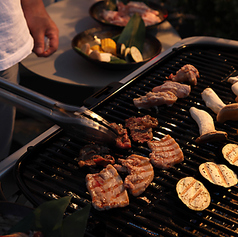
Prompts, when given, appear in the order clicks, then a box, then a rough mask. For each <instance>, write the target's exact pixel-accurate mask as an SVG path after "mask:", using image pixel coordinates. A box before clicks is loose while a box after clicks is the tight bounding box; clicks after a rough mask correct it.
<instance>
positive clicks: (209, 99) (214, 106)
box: [201, 88, 226, 114]
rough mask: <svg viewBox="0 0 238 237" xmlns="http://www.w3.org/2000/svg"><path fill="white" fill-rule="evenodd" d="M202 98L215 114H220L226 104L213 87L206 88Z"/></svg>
mask: <svg viewBox="0 0 238 237" xmlns="http://www.w3.org/2000/svg"><path fill="white" fill-rule="evenodd" d="M201 95H202V99H203V100H204V102H205V104H206V106H207V107H208V108H210V109H211V110H212V111H213V112H214V113H215V114H218V113H219V111H220V110H221V109H222V108H223V107H225V106H226V105H225V104H224V103H223V101H222V100H221V99H220V98H219V97H218V95H217V94H216V93H215V92H214V91H213V89H211V88H206V89H205V90H204V91H203V92H202V93H201Z"/></svg>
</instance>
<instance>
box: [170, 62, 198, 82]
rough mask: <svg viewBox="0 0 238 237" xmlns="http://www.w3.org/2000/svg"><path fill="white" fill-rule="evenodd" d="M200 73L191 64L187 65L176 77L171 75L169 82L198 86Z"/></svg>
mask: <svg viewBox="0 0 238 237" xmlns="http://www.w3.org/2000/svg"><path fill="white" fill-rule="evenodd" d="M199 77H200V75H199V72H198V70H197V68H195V67H194V66H193V65H191V64H186V65H184V66H183V67H181V69H179V70H178V71H177V72H176V75H173V73H171V74H170V75H169V77H168V79H169V80H172V81H178V82H188V83H189V84H190V85H197V78H199Z"/></svg>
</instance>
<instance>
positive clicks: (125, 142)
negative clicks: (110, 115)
mask: <svg viewBox="0 0 238 237" xmlns="http://www.w3.org/2000/svg"><path fill="white" fill-rule="evenodd" d="M110 126H111V127H112V128H114V129H115V130H116V131H117V133H118V137H117V138H116V146H117V147H119V148H122V149H129V148H131V140H130V138H129V136H128V133H127V129H125V128H123V126H122V124H116V123H111V124H110Z"/></svg>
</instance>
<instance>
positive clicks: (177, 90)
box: [152, 81, 191, 98]
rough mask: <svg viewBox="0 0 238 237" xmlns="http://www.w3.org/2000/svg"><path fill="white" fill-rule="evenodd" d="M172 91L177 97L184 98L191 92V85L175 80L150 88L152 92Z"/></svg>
mask: <svg viewBox="0 0 238 237" xmlns="http://www.w3.org/2000/svg"><path fill="white" fill-rule="evenodd" d="M162 91H164V92H166V91H171V92H173V93H174V94H175V95H176V96H177V97H178V98H185V97H187V96H189V94H190V92H191V86H190V85H186V84H181V83H179V82H175V81H166V82H165V83H164V84H162V85H160V86H156V87H154V88H153V89H152V92H156V93H157V92H162Z"/></svg>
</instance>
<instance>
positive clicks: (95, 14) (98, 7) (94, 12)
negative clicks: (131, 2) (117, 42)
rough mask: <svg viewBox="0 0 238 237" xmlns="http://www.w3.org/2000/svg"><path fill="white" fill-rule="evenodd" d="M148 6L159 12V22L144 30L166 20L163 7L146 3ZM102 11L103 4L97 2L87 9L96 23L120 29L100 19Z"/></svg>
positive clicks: (166, 13)
mask: <svg viewBox="0 0 238 237" xmlns="http://www.w3.org/2000/svg"><path fill="white" fill-rule="evenodd" d="M148 6H149V7H150V8H151V9H153V10H156V11H158V12H159V16H160V18H161V22H159V23H156V24H153V25H150V26H147V27H146V28H147V29H149V28H154V27H156V26H158V25H159V24H161V23H163V22H164V21H165V20H166V19H167V18H168V11H167V9H165V8H164V7H162V6H160V5H159V3H153V2H150V1H149V2H148ZM103 10H106V8H105V3H104V1H99V2H96V3H94V4H93V5H92V6H91V7H90V9H89V14H90V16H91V17H92V18H93V19H94V20H96V21H97V22H99V23H101V24H103V25H108V26H117V27H120V28H122V26H119V25H116V24H111V23H110V22H108V21H106V20H105V19H104V18H103V17H102V12H103Z"/></svg>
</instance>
